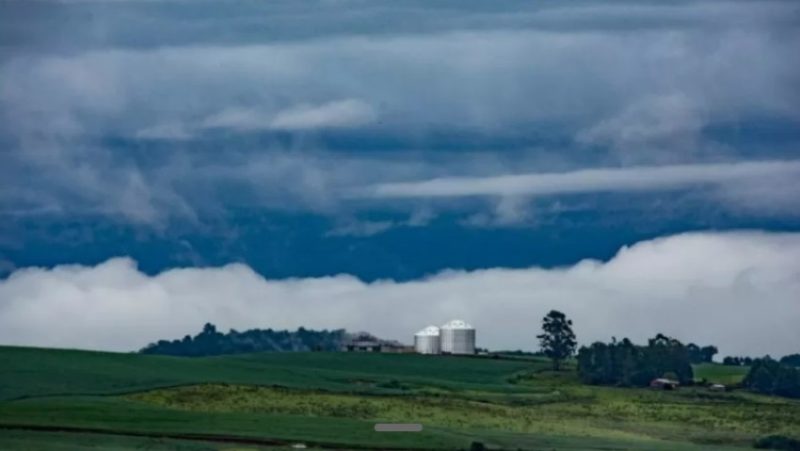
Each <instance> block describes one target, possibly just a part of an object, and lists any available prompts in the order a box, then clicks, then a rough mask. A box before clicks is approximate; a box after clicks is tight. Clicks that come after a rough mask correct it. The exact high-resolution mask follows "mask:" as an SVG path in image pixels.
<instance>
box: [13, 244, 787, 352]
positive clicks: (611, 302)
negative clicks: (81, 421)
mask: <svg viewBox="0 0 800 451" xmlns="http://www.w3.org/2000/svg"><path fill="white" fill-rule="evenodd" d="M798 293H800V234H798V233H788V234H776V233H762V232H736V233H689V234H682V235H676V236H672V237H666V238H660V239H656V240H652V241H645V242H641V243H638V244H636V245H634V246H632V247H629V248H623V249H621V250H620V251H619V253H618V254H617V255H616V256H615V257H614V258H612V259H611V260H610V261H608V262H606V263H602V262H598V261H590V260H586V261H583V262H580V263H578V264H576V265H574V266H572V267H566V268H560V269H541V268H528V269H519V270H511V269H487V270H481V271H474V272H464V271H445V272H442V273H440V274H438V275H435V276H432V277H429V278H426V279H421V280H415V281H410V282H402V283H399V282H394V281H379V282H374V283H364V282H361V281H359V280H358V279H356V278H354V277H351V276H347V275H339V276H336V277H325V278H315V279H286V280H268V279H264V278H263V277H261V276H260V275H258V274H256V273H255V272H253V271H252V270H251V269H250V268H249V267H247V266H244V265H229V266H225V267H221V268H203V269H199V268H182V269H173V270H169V271H165V272H162V273H160V274H158V275H156V276H148V275H145V274H143V273H141V272H140V271H139V270H137V268H136V264H135V262H134V261H132V260H130V259H126V258H117V259H112V260H109V261H107V262H105V263H102V264H99V265H97V266H94V267H86V266H73V265H66V266H58V267H55V268H53V269H41V268H26V269H18V270H17V271H15V272H14V273H13V274H12V275H11V276H10V277H9V278H8V279H6V280H3V281H2V282H0V343H3V344H18V345H38V346H57V347H81V348H91V349H108V350H119V351H125V350H133V349H137V348H139V347H141V346H143V345H145V344H147V343H148V342H150V341H155V340H157V339H160V338H179V337H182V336H183V335H184V334H188V333H192V334H194V333H196V332H197V331H198V330H199V329H200V327H201V326H202V324H203V323H204V322H206V321H211V322H213V323H215V324H217V325H218V327H220V328H222V329H227V328H236V329H238V330H242V329H247V328H252V327H261V328H267V327H272V328H290V329H294V328H296V327H298V326H305V327H311V328H339V327H344V328H347V329H349V330H369V331H371V332H373V333H376V334H378V335H380V336H383V337H387V338H397V339H401V340H403V341H406V342H409V341H410V340H411V337H412V334H413V333H414V332H415V331H416V330H418V329H420V328H422V327H424V326H425V325H427V324H430V323H433V324H436V323H442V322H444V321H446V320H449V319H452V318H463V319H465V320H468V321H469V322H471V323H474V324H475V326H476V327H477V329H478V342H479V345H480V346H486V347H489V348H493V349H498V348H528V349H530V348H534V347H535V346H536V340H535V335H536V334H537V332H538V330H539V324H540V320H541V317H542V316H543V315H544V314H546V312H547V311H549V310H550V309H559V310H562V311H564V312H565V313H566V314H567V315H569V316H570V317H571V318H573V319H574V321H575V330H576V332H577V335H578V338H579V340H580V342H581V343H588V342H591V341H593V340H598V339H609V338H610V337H611V336H616V337H618V338H619V337H623V336H627V337H630V338H632V339H634V340H635V341H643V340H645V339H646V338H647V337H650V336H653V335H654V334H655V333H657V332H663V333H666V334H670V335H673V336H676V337H678V338H680V339H682V340H685V341H694V342H697V343H702V344H715V345H717V346H718V347H719V348H720V351H721V353H722V354H726V355H727V354H748V355H763V354H766V353H770V354H772V355H773V356H778V355H783V354H787V353H791V352H798V351H800V327H798V324H800V299H799V298H798Z"/></svg>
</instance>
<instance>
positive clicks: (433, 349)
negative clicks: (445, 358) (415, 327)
mask: <svg viewBox="0 0 800 451" xmlns="http://www.w3.org/2000/svg"><path fill="white" fill-rule="evenodd" d="M440 343H441V342H440V341H439V328H438V327H436V326H428V327H426V328H424V329H422V330H421V331H419V332H417V333H416V334H414V350H416V351H417V352H418V353H420V354H439V353H440V352H441V349H442V347H441V344H440Z"/></svg>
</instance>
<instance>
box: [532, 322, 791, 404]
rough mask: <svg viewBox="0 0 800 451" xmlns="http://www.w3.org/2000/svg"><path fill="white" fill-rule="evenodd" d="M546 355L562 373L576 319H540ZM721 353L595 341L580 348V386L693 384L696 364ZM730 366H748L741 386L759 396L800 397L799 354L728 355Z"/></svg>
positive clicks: (662, 338) (667, 340) (675, 343)
mask: <svg viewBox="0 0 800 451" xmlns="http://www.w3.org/2000/svg"><path fill="white" fill-rule="evenodd" d="M537 338H538V339H539V345H540V348H541V351H542V353H543V354H544V355H546V356H547V357H549V358H550V359H551V361H552V362H553V369H554V370H559V369H560V368H561V365H562V363H563V362H564V361H565V360H567V359H569V358H571V357H572V356H573V355H575V354H576V347H577V341H576V338H575V332H574V331H573V330H572V320H570V319H568V318H567V316H566V315H565V314H564V313H562V312H559V311H557V310H552V311H550V313H548V314H547V315H546V316H545V317H544V318H543V319H542V334H540V335H537ZM716 354H717V348H716V347H715V346H698V345H696V344H694V343H689V344H686V345H684V344H683V343H681V342H680V341H679V340H677V339H675V338H671V337H668V336H666V335H663V334H658V335H656V336H655V337H654V338H651V339H649V340H648V341H647V344H646V345H637V344H634V343H633V342H631V341H630V340H629V339H627V338H624V339H622V340H621V341H617V340H616V338H612V340H611V342H610V343H603V342H599V341H598V342H595V343H592V344H591V345H589V346H582V347H581V348H580V349H578V350H577V358H576V361H577V371H578V377H579V378H580V379H581V381H582V382H584V383H587V384H595V385H616V386H625V387H645V386H647V385H649V384H650V383H651V382H652V381H653V379H656V378H668V379H672V380H675V381H677V382H679V383H681V384H685V385H691V384H693V383H694V371H693V369H692V364H698V363H710V362H712V361H713V357H714V355H716ZM723 362H724V363H725V364H727V365H747V366H749V367H750V370H749V371H748V373H747V375H746V376H745V378H744V380H743V381H742V383H741V386H743V387H745V388H748V389H750V390H752V391H755V392H758V393H764V394H769V395H778V396H786V397H793V398H800V354H791V355H787V356H785V357H783V358H782V359H780V361H777V360H773V359H771V358H770V357H769V356H767V357H764V358H761V359H753V358H750V357H726V358H725V359H723Z"/></svg>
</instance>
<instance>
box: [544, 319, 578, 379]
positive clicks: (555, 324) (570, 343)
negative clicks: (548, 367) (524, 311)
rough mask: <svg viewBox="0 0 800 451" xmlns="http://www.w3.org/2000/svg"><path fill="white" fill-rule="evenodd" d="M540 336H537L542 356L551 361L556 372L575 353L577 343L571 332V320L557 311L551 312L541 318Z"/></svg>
mask: <svg viewBox="0 0 800 451" xmlns="http://www.w3.org/2000/svg"><path fill="white" fill-rule="evenodd" d="M542 331H543V333H542V334H541V335H537V336H536V338H538V339H539V346H541V348H542V351H543V352H544V355H546V356H547V357H549V358H550V360H552V361H553V369H554V370H556V371H558V370H559V369H560V368H561V362H562V361H564V360H565V359H567V358H568V357H570V356H571V355H572V354H574V353H575V347H576V346H577V344H578V342H577V341H575V333H574V332H573V331H572V320H571V319H568V318H567V315H565V314H563V313H561V312H559V311H558V310H551V311H550V313H548V314H547V316H545V317H544V318H542Z"/></svg>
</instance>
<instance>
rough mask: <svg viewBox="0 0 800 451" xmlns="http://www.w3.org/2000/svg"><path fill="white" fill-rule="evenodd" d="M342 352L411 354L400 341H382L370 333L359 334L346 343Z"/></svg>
mask: <svg viewBox="0 0 800 451" xmlns="http://www.w3.org/2000/svg"><path fill="white" fill-rule="evenodd" d="M342 351H345V352H394V353H403V352H410V349H409V347H408V346H406V345H404V344H402V343H400V342H399V341H395V340H381V339H380V338H378V337H376V336H374V335H372V334H370V333H367V332H359V333H357V334H355V335H353V336H352V337H351V338H350V339H349V340H347V341H346V342H345V343H344V345H343V346H342Z"/></svg>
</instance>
